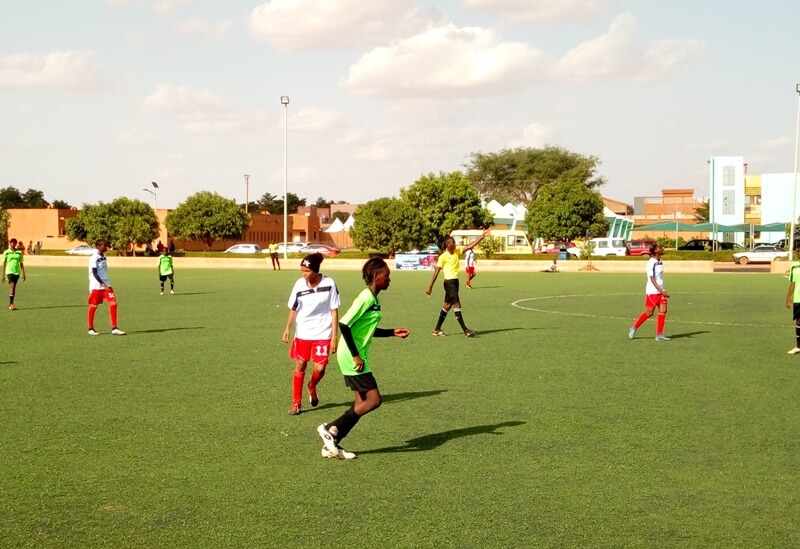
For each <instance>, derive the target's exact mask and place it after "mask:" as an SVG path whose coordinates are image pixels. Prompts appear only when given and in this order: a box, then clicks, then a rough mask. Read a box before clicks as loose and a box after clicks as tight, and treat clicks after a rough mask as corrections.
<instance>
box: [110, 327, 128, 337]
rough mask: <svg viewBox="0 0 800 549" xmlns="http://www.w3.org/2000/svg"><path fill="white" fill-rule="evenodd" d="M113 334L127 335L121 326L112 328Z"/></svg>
mask: <svg viewBox="0 0 800 549" xmlns="http://www.w3.org/2000/svg"><path fill="white" fill-rule="evenodd" d="M111 335H115V336H124V335H125V332H123V331H122V330H120V329H119V328H111Z"/></svg>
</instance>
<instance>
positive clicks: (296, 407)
mask: <svg viewBox="0 0 800 549" xmlns="http://www.w3.org/2000/svg"><path fill="white" fill-rule="evenodd" d="M302 411H303V410H302V409H301V408H300V405H299V404H292V407H291V408H290V409H289V415H290V416H299V415H300V413H301V412H302Z"/></svg>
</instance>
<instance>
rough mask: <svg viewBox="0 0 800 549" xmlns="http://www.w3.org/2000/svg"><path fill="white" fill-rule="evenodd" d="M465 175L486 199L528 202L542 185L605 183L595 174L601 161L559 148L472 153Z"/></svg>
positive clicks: (595, 184)
mask: <svg viewBox="0 0 800 549" xmlns="http://www.w3.org/2000/svg"><path fill="white" fill-rule="evenodd" d="M470 158H471V160H470V162H469V163H468V164H467V165H466V168H467V178H468V179H469V180H470V181H471V182H472V184H473V185H474V186H475V188H476V189H477V190H478V192H479V193H480V194H481V195H482V196H483V197H484V198H485V199H486V200H497V201H498V202H500V203H501V204H505V203H507V202H511V203H513V204H524V205H525V206H527V205H529V204H530V203H531V202H533V201H534V200H536V198H537V197H538V196H539V193H540V192H541V190H542V189H543V188H545V187H546V186H548V185H553V184H555V183H558V182H560V181H574V180H577V181H581V182H582V183H583V184H584V185H585V186H586V187H588V188H590V189H594V188H597V187H599V186H601V185H603V184H604V183H605V179H604V178H603V177H600V176H598V175H597V174H596V171H597V167H598V165H599V164H600V160H599V159H598V158H597V157H596V156H583V155H581V154H578V153H574V152H571V151H568V150H566V149H564V148H561V147H553V146H549V145H548V146H545V147H544V148H543V149H534V148H523V147H519V148H516V149H502V150H501V151H500V152H497V153H479V152H476V153H472V154H470Z"/></svg>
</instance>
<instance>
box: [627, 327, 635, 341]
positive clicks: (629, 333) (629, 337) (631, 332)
mask: <svg viewBox="0 0 800 549" xmlns="http://www.w3.org/2000/svg"><path fill="white" fill-rule="evenodd" d="M634 337H636V328H631V329H630V330H628V339H633V338H634Z"/></svg>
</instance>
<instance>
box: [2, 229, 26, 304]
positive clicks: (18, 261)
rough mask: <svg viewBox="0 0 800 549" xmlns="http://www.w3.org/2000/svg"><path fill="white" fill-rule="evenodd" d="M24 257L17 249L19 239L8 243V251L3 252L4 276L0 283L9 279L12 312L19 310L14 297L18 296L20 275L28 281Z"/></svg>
mask: <svg viewBox="0 0 800 549" xmlns="http://www.w3.org/2000/svg"><path fill="white" fill-rule="evenodd" d="M22 257H23V256H22V250H20V249H19V248H17V239H16V238H12V239H11V240H9V241H8V249H7V250H6V251H4V252H3V274H2V278H0V282H5V281H6V278H8V309H9V310H10V311H16V310H17V307H16V305H14V297H15V296H16V294H17V282H18V281H19V277H20V274H22V281H23V282H25V280H26V276H25V265H24V264H23V262H22Z"/></svg>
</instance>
